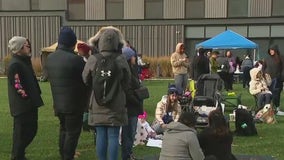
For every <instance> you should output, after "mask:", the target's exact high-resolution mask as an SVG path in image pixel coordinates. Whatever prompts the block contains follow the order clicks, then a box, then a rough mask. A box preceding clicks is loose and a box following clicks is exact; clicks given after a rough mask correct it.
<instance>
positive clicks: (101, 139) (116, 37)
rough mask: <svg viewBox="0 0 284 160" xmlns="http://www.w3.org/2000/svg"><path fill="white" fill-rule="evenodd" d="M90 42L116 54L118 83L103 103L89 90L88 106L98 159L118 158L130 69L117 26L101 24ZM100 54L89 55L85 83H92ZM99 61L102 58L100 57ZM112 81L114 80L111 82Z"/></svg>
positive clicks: (113, 55) (105, 53)
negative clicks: (94, 132) (110, 95)
mask: <svg viewBox="0 0 284 160" xmlns="http://www.w3.org/2000/svg"><path fill="white" fill-rule="evenodd" d="M89 42H90V43H91V44H92V45H93V46H95V47H96V48H98V50H99V53H98V54H101V55H100V57H102V56H111V57H112V58H115V60H113V62H115V64H116V65H117V66H116V67H117V68H116V71H117V72H116V73H115V76H116V77H115V81H116V82H117V83H116V84H117V85H116V84H115V85H116V86H111V87H110V88H114V87H118V90H116V93H117V94H115V95H114V96H112V98H111V101H110V102H109V103H108V104H105V105H99V104H98V103H99V102H98V101H97V99H96V94H95V89H93V90H92V93H91V98H90V106H89V125H90V126H92V127H94V128H95V129H96V134H95V136H94V137H95V138H96V140H95V142H96V153H97V159H99V160H106V159H107V157H108V159H110V160H117V159H118V153H119V130H120V127H121V126H124V125H127V109H126V107H125V105H126V94H125V92H126V91H127V87H128V86H127V85H128V84H129V81H130V75H131V73H130V69H129V66H128V64H127V61H126V59H125V57H123V56H122V54H121V53H122V47H123V46H124V44H125V40H124V38H123V35H122V33H121V31H120V30H119V29H118V28H115V27H112V26H108V27H102V28H101V29H100V30H99V31H98V32H97V33H96V35H95V36H93V37H91V38H90V40H89ZM98 56H99V55H96V54H95V55H91V56H90V57H89V59H88V61H87V63H86V65H85V68H84V71H83V73H82V76H83V80H84V82H85V84H87V85H88V87H91V88H93V87H94V85H93V84H94V83H93V81H94V77H93V76H94V74H96V70H95V66H96V64H97V63H98ZM100 62H101V61H100ZM113 84H114V83H113Z"/></svg>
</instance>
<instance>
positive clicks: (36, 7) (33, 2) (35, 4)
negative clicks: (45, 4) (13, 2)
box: [31, 0, 39, 10]
mask: <svg viewBox="0 0 284 160" xmlns="http://www.w3.org/2000/svg"><path fill="white" fill-rule="evenodd" d="M31 10H39V0H31Z"/></svg>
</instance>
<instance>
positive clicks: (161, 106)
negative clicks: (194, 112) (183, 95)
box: [155, 95, 181, 124]
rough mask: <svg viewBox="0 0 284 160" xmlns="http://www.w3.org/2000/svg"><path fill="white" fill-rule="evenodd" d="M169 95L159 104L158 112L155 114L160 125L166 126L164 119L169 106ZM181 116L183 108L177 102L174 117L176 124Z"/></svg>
mask: <svg viewBox="0 0 284 160" xmlns="http://www.w3.org/2000/svg"><path fill="white" fill-rule="evenodd" d="M167 99H168V95H165V96H163V97H162V99H161V101H160V102H158V103H157V107H156V112H155V121H158V122H159V124H164V122H163V119H162V117H163V116H164V115H166V106H167ZM180 114H181V106H180V105H179V104H178V102H176V103H175V104H174V108H173V112H172V116H173V120H174V121H175V122H176V121H178V119H179V116H180Z"/></svg>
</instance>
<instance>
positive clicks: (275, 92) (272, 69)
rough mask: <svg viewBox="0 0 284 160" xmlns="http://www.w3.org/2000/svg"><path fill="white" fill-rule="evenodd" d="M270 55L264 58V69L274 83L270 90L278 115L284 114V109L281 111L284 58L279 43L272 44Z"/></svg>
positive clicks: (269, 50)
mask: <svg viewBox="0 0 284 160" xmlns="http://www.w3.org/2000/svg"><path fill="white" fill-rule="evenodd" d="M268 54H269V56H268V57H267V58H265V59H264V63H263V71H264V73H267V74H269V75H270V77H271V80H272V83H271V85H270V87H269V90H270V91H271V92H272V102H273V105H274V107H275V109H276V111H277V113H276V115H281V116H283V115H284V112H283V111H280V95H281V92H282V90H283V80H284V78H282V77H284V75H281V74H282V72H283V71H284V61H283V60H284V58H283V57H282V56H281V55H280V51H279V49H278V45H274V46H271V47H270V48H269V49H268ZM283 73H284V72H283Z"/></svg>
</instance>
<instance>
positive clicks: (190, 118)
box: [178, 112, 196, 127]
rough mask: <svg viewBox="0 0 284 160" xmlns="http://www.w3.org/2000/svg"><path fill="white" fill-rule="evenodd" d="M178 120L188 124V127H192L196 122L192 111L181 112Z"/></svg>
mask: <svg viewBox="0 0 284 160" xmlns="http://www.w3.org/2000/svg"><path fill="white" fill-rule="evenodd" d="M178 122H180V123H182V124H184V125H186V126H188V127H194V126H195V124H196V116H195V114H194V113H192V112H183V113H182V114H181V115H180V117H179V119H178Z"/></svg>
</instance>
